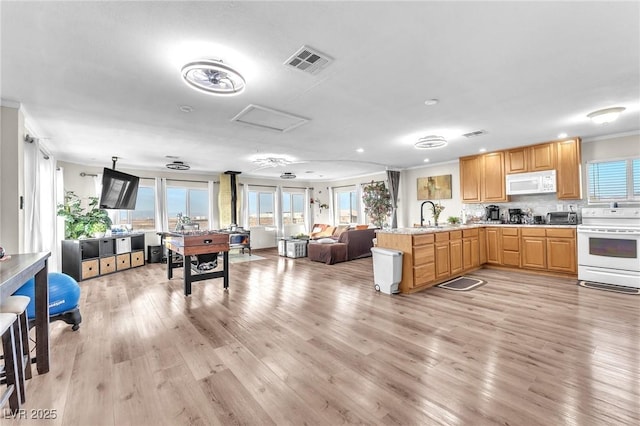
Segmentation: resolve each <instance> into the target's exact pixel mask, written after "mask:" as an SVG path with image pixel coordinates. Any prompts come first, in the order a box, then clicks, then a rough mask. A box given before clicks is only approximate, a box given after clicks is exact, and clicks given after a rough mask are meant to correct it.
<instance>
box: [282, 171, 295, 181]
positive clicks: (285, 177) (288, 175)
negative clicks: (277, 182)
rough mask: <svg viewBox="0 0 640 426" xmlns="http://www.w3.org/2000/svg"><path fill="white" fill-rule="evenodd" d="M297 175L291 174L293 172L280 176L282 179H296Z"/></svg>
mask: <svg viewBox="0 0 640 426" xmlns="http://www.w3.org/2000/svg"><path fill="white" fill-rule="evenodd" d="M295 178H296V175H295V173H291V172H284V173H283V174H281V175H280V179H295Z"/></svg>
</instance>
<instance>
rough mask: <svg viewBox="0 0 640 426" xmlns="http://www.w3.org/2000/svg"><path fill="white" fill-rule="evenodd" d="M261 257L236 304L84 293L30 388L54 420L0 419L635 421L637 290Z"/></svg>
mask: <svg viewBox="0 0 640 426" xmlns="http://www.w3.org/2000/svg"><path fill="white" fill-rule="evenodd" d="M255 254H258V255H260V256H264V257H266V259H265V260H259V261H252V262H245V263H237V264H232V265H231V267H230V270H231V287H230V290H229V291H228V292H225V291H223V290H222V280H220V279H216V280H210V281H203V282H199V283H195V284H194V287H193V295H192V296H190V297H187V298H185V297H184V296H183V293H182V281H181V272H179V273H178V278H174V279H173V280H171V281H168V280H167V279H166V272H165V267H166V266H165V265H161V264H151V265H146V266H144V267H142V268H137V269H133V270H130V271H124V272H120V273H117V274H114V275H111V276H107V277H103V278H98V279H93V280H89V281H85V282H82V283H81V287H82V298H81V312H82V316H83V323H82V325H81V327H80V330H79V331H77V332H73V331H71V327H70V326H69V325H67V324H64V323H62V322H57V323H53V324H52V333H51V334H52V340H51V349H52V357H53V358H52V362H53V366H52V370H51V372H50V373H48V374H46V375H42V376H36V377H34V378H33V379H32V380H31V381H30V382H29V384H28V389H27V404H26V406H25V409H26V412H25V415H26V416H27V417H28V416H31V415H32V414H33V413H32V411H31V410H37V409H45V410H46V409H52V410H55V413H56V416H57V418H56V419H55V420H48V421H43V420H36V421H25V420H21V421H11V420H9V419H7V418H5V419H3V420H2V421H1V423H2V425H3V426H5V425H11V424H20V425H23V424H31V423H32V424H39V425H42V424H46V425H57V424H64V425H83V426H84V425H118V426H120V425H154V426H156V425H187V424H197V425H216V424H250V425H270V424H295V425H302V424H320V425H337V424H342V423H362V424H404V425H418V424H419V425H431V424H446V425H488V424H502V425H506V424H509V425H527V426H528V425H545V426H548V425H603V424H615V425H631V424H639V423H640V296H630V295H623V294H617V293H610V292H605V291H599V290H592V289H585V288H581V287H578V286H577V285H576V283H575V280H570V279H563V278H550V277H545V276H535V275H530V274H524V273H517V272H504V271H497V270H482V271H478V272H476V273H475V274H473V276H477V277H480V278H482V279H484V280H486V281H487V284H486V285H484V286H482V287H479V288H477V289H475V290H473V291H470V292H456V291H451V290H445V289H439V288H433V289H430V290H428V291H424V292H421V293H417V294H412V295H394V296H389V295H385V294H381V293H376V292H375V291H374V290H373V273H372V265H371V259H370V258H369V259H361V260H357V261H352V262H348V263H342V264H337V265H332V266H329V265H324V264H321V263H316V262H310V261H309V260H308V259H306V258H302V259H287V258H282V257H278V256H277V253H276V252H275V250H266V251H255Z"/></svg>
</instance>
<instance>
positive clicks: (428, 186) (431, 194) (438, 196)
mask: <svg viewBox="0 0 640 426" xmlns="http://www.w3.org/2000/svg"><path fill="white" fill-rule="evenodd" d="M447 198H451V175H441V176H429V177H421V178H418V200H444V199H447Z"/></svg>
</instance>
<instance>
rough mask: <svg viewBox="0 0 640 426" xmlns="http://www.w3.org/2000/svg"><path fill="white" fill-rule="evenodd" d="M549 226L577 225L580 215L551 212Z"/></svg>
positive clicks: (548, 217)
mask: <svg viewBox="0 0 640 426" xmlns="http://www.w3.org/2000/svg"><path fill="white" fill-rule="evenodd" d="M547 224H548V225H577V224H578V213H576V212H549V213H547Z"/></svg>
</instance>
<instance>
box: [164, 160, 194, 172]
mask: <svg viewBox="0 0 640 426" xmlns="http://www.w3.org/2000/svg"><path fill="white" fill-rule="evenodd" d="M190 168H191V166H190V165H188V164H185V163H183V162H182V161H174V162H173V163H169V164H167V169H171V170H189V169H190Z"/></svg>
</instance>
